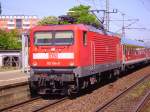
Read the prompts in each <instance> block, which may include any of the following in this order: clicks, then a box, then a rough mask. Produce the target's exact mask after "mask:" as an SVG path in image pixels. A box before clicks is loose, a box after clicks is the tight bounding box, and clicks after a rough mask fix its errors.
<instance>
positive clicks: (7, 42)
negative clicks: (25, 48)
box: [0, 30, 21, 50]
mask: <svg viewBox="0 0 150 112" xmlns="http://www.w3.org/2000/svg"><path fill="white" fill-rule="evenodd" d="M18 40H19V32H18V31H17V30H11V31H10V32H7V31H5V30H0V49H5V50H7V49H21V42H19V41H18Z"/></svg>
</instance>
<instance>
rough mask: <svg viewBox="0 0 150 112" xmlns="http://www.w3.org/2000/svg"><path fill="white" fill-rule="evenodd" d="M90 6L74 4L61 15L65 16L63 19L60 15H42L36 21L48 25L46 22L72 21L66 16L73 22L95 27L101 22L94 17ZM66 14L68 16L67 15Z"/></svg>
mask: <svg viewBox="0 0 150 112" xmlns="http://www.w3.org/2000/svg"><path fill="white" fill-rule="evenodd" d="M90 8H91V7H90V6H85V5H79V6H75V7H73V8H71V9H69V11H68V13H67V15H64V16H63V17H65V16H66V18H65V19H62V18H60V17H62V16H60V17H59V18H58V17H55V16H48V17H44V18H43V19H42V20H40V21H39V22H38V25H48V24H71V23H72V22H69V21H68V20H66V19H68V17H70V18H72V19H74V20H75V21H74V22H73V23H75V24H79V23H81V24H88V25H93V26H95V27H98V28H99V27H100V26H101V24H100V22H99V21H98V20H97V18H96V17H95V15H93V14H92V13H91V12H90ZM67 16H68V17H67Z"/></svg>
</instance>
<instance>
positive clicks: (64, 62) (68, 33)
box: [29, 24, 146, 94]
mask: <svg viewBox="0 0 150 112" xmlns="http://www.w3.org/2000/svg"><path fill="white" fill-rule="evenodd" d="M122 43H123V42H121V38H119V37H118V36H115V35H113V34H105V33H104V32H103V31H101V30H98V29H96V28H94V27H92V26H88V25H83V24H70V25H49V26H36V27H35V28H33V29H32V30H31V33H30V53H29V55H30V57H29V59H30V68H31V70H30V71H31V72H30V73H31V77H30V79H29V81H30V88H31V89H30V90H31V93H39V94H47V93H48V94H49V93H50V94H55V93H59V94H60V93H62V94H71V93H74V92H77V91H79V90H80V89H84V88H87V87H88V85H91V84H95V83H97V82H100V81H101V79H102V76H103V75H104V74H103V73H104V72H106V71H107V72H108V73H107V74H108V76H109V77H111V76H112V75H118V74H119V71H120V70H121V69H124V68H125V67H126V66H128V65H129V63H130V64H133V63H134V62H140V61H144V60H141V59H139V58H142V59H144V58H143V56H146V55H145V54H144V53H145V51H144V49H143V47H140V52H139V53H137V52H138V51H139V49H136V52H135V55H136V61H132V60H133V59H134V58H135V56H134V55H133V54H131V55H130V56H129V55H128V51H127V50H128V47H126V46H127V45H128V44H126V42H125V43H123V44H122ZM128 46H130V45H128ZM135 48H137V47H135ZM141 50H142V51H141ZM127 60H130V62H127ZM138 60H140V61H138ZM131 62H133V63H131Z"/></svg>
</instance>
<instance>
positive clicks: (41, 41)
mask: <svg viewBox="0 0 150 112" xmlns="http://www.w3.org/2000/svg"><path fill="white" fill-rule="evenodd" d="M34 37H35V44H36V45H51V44H52V32H36V33H35V35H34Z"/></svg>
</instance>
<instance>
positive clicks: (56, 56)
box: [49, 53, 58, 59]
mask: <svg viewBox="0 0 150 112" xmlns="http://www.w3.org/2000/svg"><path fill="white" fill-rule="evenodd" d="M49 58H52V59H56V58H58V54H56V53H53V54H49Z"/></svg>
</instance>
